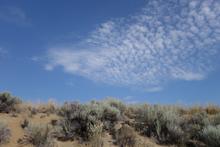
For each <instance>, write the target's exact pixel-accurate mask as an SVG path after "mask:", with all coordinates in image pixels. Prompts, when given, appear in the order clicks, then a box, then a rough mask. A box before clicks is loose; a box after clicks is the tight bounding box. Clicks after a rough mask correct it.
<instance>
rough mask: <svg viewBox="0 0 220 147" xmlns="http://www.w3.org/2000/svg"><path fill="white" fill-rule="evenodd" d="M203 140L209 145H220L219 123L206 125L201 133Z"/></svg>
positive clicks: (214, 146) (211, 146) (212, 146)
mask: <svg viewBox="0 0 220 147" xmlns="http://www.w3.org/2000/svg"><path fill="white" fill-rule="evenodd" d="M201 136H202V139H203V141H204V142H205V143H206V144H207V145H208V146H210V147H219V146H220V125H218V126H210V125H209V126H207V127H205V128H204V129H203V131H202V133H201Z"/></svg>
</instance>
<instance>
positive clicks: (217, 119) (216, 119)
mask: <svg viewBox="0 0 220 147" xmlns="http://www.w3.org/2000/svg"><path fill="white" fill-rule="evenodd" d="M210 121H211V122H210V123H211V124H212V125H214V126H217V125H220V113H218V114H216V115H214V116H213V117H212V118H211V120H210Z"/></svg>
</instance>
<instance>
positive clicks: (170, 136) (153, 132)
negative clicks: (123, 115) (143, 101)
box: [136, 105, 184, 144]
mask: <svg viewBox="0 0 220 147" xmlns="http://www.w3.org/2000/svg"><path fill="white" fill-rule="evenodd" d="M139 113H140V114H139V115H138V117H137V118H136V122H137V127H138V128H139V130H142V133H143V134H145V135H147V136H148V137H151V136H153V137H156V139H157V140H158V141H159V142H160V143H180V144H181V143H182V142H184V132H183V130H182V128H181V122H182V119H181V117H180V116H179V114H178V110H177V109H176V108H175V107H164V106H159V105H154V106H147V107H146V106H144V107H143V109H140V112H139Z"/></svg>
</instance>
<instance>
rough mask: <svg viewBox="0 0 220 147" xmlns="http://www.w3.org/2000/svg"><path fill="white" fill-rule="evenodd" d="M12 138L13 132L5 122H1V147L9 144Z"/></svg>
mask: <svg viewBox="0 0 220 147" xmlns="http://www.w3.org/2000/svg"><path fill="white" fill-rule="evenodd" d="M10 137H11V131H10V129H9V128H8V126H7V124H6V123H5V122H3V121H0V145H1V144H4V143H7V142H8V141H9V139H10Z"/></svg>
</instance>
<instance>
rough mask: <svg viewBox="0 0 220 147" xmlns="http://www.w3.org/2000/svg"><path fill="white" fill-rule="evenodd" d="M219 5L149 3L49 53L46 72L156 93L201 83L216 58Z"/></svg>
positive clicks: (203, 0)
mask: <svg viewBox="0 0 220 147" xmlns="http://www.w3.org/2000/svg"><path fill="white" fill-rule="evenodd" d="M219 44H220V1H219V0H196V1H192V0H168V1H164V0H154V1H148V2H146V6H145V7H144V8H143V9H142V10H141V12H139V13H138V14H136V15H133V16H132V17H129V18H121V19H115V20H109V21H107V22H105V23H103V24H101V25H100V26H99V27H98V28H97V29H96V30H93V31H91V33H90V34H89V35H88V36H87V37H86V38H84V40H81V42H80V43H78V44H75V46H72V47H61V48H51V49H49V50H48V53H47V64H46V65H45V68H46V69H47V70H53V69H54V68H55V67H62V68H63V69H64V71H65V72H67V73H71V74H73V75H80V76H83V77H85V78H88V79H91V80H94V81H98V82H103V83H107V84H112V85H118V86H128V87H142V88H144V89H146V90H147V91H158V90H160V89H162V88H161V87H162V86H163V85H164V84H165V83H167V82H169V81H173V80H185V81H192V80H202V79H204V78H205V77H206V76H207V74H208V73H209V72H210V71H211V70H212V69H213V68H214V66H213V63H212V62H213V60H212V58H214V57H215V56H219V46H218V45H219Z"/></svg>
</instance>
